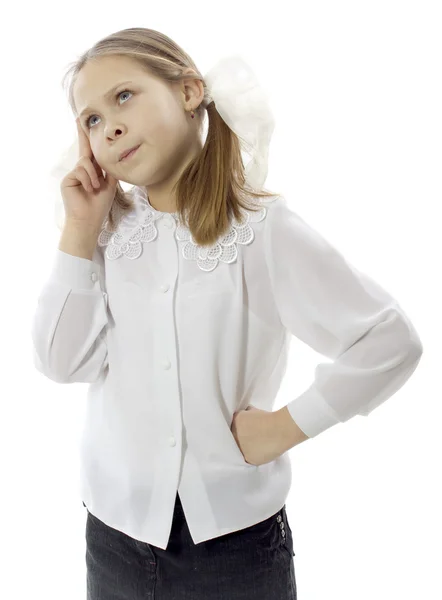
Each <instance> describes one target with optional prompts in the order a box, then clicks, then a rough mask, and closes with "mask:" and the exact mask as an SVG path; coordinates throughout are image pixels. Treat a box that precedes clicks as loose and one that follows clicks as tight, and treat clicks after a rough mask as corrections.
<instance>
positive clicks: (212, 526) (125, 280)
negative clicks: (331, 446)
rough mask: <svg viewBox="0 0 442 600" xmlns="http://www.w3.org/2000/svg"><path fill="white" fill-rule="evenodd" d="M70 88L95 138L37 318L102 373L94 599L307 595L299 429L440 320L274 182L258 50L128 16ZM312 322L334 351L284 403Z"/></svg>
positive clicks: (56, 372) (93, 469) (87, 450)
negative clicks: (297, 493) (200, 57)
mask: <svg viewBox="0 0 442 600" xmlns="http://www.w3.org/2000/svg"><path fill="white" fill-rule="evenodd" d="M69 101H70V105H71V107H72V110H73V112H74V115H75V117H76V123H77V132H78V153H77V156H76V163H75V165H74V166H73V167H72V168H71V169H70V170H69V171H68V172H67V174H65V175H64V177H63V179H62V181H61V196H62V198H63V204H64V210H65V213H66V218H65V222H64V225H63V231H62V235H61V239H60V244H59V246H58V249H57V252H56V256H55V261H54V266H53V270H52V273H51V276H50V279H49V281H48V282H47V283H46V285H45V286H44V288H43V290H42V292H41V294H40V297H39V301H38V307H37V310H36V314H35V317H34V324H33V331H32V337H33V342H34V347H35V365H36V367H37V368H38V369H39V370H40V371H41V372H42V373H43V374H44V375H45V376H47V377H49V378H50V379H52V380H53V381H57V382H60V383H73V382H87V383H89V384H90V386H89V390H88V399H87V415H86V422H85V427H84V431H83V437H82V444H81V466H82V472H81V493H82V498H83V504H84V506H85V507H86V508H87V511H88V518H87V524H86V544H87V553H86V565H87V594H88V600H98V598H100V599H102V600H116V599H117V598H118V599H119V600H122V599H125V600H141V599H145V598H154V597H155V598H157V599H160V598H161V600H167V599H170V600H172V599H174V600H209V599H210V600H225V599H227V598H228V599H229V600H235V599H237V600H239V599H241V600H246V599H252V598H253V599H254V600H272V599H275V600H276V599H277V600H294V599H296V596H297V593H296V580H295V571H294V561H293V557H294V555H295V552H294V544H293V538H292V530H291V528H290V525H289V522H288V519H287V514H286V510H285V500H286V497H287V495H288V492H289V490H290V486H291V465H290V459H289V455H288V450H290V449H291V448H293V447H294V446H295V445H297V444H299V443H302V442H303V441H305V440H307V439H310V438H313V437H315V436H317V435H319V434H320V433H322V432H323V431H325V430H326V429H328V428H329V427H332V426H334V425H336V424H338V423H343V422H346V421H348V420H349V419H351V418H352V417H354V416H356V415H364V416H367V415H369V414H370V413H371V412H372V411H373V410H374V409H375V408H376V407H377V406H379V405H380V404H381V403H383V402H384V401H385V400H387V399H388V398H389V397H391V396H392V395H393V394H394V393H395V392H396V391H397V390H398V389H400V387H401V386H402V385H404V383H405V382H406V381H407V379H408V378H409V377H410V376H411V374H412V373H413V371H414V370H415V369H416V367H417V364H418V362H419V360H420V357H421V354H422V345H421V342H420V339H419V336H418V334H417V332H416V331H415V329H414V327H413V325H412V323H411V322H410V320H409V318H408V317H407V315H406V314H405V313H404V311H403V310H402V309H401V307H400V306H399V304H398V302H397V301H396V300H395V299H394V298H393V297H392V296H390V295H389V294H388V292H387V291H385V290H384V289H382V288H381V287H380V286H379V285H378V284H377V283H376V282H375V281H373V280H372V279H371V278H369V277H368V276H367V275H365V274H363V273H361V272H360V271H358V270H357V269H356V268H355V267H353V266H352V265H350V264H349V263H348V262H347V261H346V260H345V258H344V257H343V256H342V255H341V254H339V252H338V251H337V250H336V249H335V248H333V246H332V245H331V244H330V243H328V242H327V241H326V240H325V239H324V238H323V237H322V236H320V234H319V233H318V232H316V231H314V230H313V229H312V228H311V227H310V226H309V225H308V224H307V223H306V222H305V221H304V220H303V219H302V218H301V217H300V216H299V215H298V214H297V213H295V212H294V211H293V210H292V209H291V208H289V206H288V204H287V202H286V200H285V198H284V197H283V196H281V195H278V194H272V193H270V192H268V191H264V189H263V184H264V181H265V178H266V174H267V150H268V144H269V141H270V136H271V133H272V131H273V122H272V118H271V114H270V112H269V110H268V106H267V104H266V102H265V99H264V95H263V94H262V93H261V92H260V89H259V86H257V84H256V81H255V80H254V78H253V75H252V74H251V71H250V70H248V69H247V66H246V65H245V63H244V62H243V61H241V60H238V59H230V60H226V61H221V63H220V64H219V65H218V66H217V67H216V68H214V69H213V70H212V71H211V72H209V73H208V74H207V75H206V76H205V77H203V76H202V75H201V74H200V72H199V70H198V69H197V67H196V65H195V64H194V62H193V61H192V60H191V58H190V57H189V56H188V55H187V54H186V53H185V52H184V51H183V50H182V49H181V48H180V47H179V46H178V45H177V44H176V43H175V42H173V41H172V40H171V39H170V38H168V37H167V36H165V35H163V34H161V33H159V32H157V31H153V30H150V29H142V28H134V29H127V30H123V31H119V32H117V33H115V34H112V35H110V36H108V37H107V38H105V39H103V40H101V41H99V42H98V43H97V44H96V45H95V46H94V47H93V48H91V49H90V50H89V51H88V52H86V53H85V54H84V55H83V56H82V57H81V58H80V59H79V60H78V61H77V62H76V63H75V64H74V65H73V68H72V78H71V82H70V87H69ZM206 113H207V117H208V132H207V137H206V139H205V140H203V139H202V124H203V118H204V115H205V114H206ZM241 150H246V151H248V152H249V153H250V155H251V156H252V160H251V162H250V163H249V164H248V165H247V167H246V168H244V164H243V161H242V155H241ZM120 181H124V182H127V183H129V184H132V188H131V189H130V191H129V192H124V191H123V189H122V187H121V186H120V183H119V182H120ZM292 335H294V336H296V337H298V338H299V339H301V340H302V341H303V342H305V343H307V344H309V346H311V347H312V348H313V349H314V350H316V351H317V352H320V353H321V354H323V355H324V356H326V357H327V358H329V359H333V362H331V363H324V364H320V365H318V367H317V369H316V373H315V380H314V382H313V383H312V385H311V386H310V387H309V388H308V389H307V390H306V391H305V392H304V393H303V394H301V395H300V396H299V397H297V398H295V399H294V400H292V401H291V402H289V404H288V405H287V406H285V407H284V408H283V409H281V410H278V411H272V406H273V403H274V399H275V397H276V394H277V392H278V389H279V387H280V385H281V381H282V378H283V375H284V372H285V369H286V363H287V355H288V349H289V342H290V339H291V336H292Z"/></svg>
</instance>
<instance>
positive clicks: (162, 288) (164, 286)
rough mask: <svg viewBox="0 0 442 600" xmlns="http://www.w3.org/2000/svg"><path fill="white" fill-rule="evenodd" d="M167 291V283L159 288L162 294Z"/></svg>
mask: <svg viewBox="0 0 442 600" xmlns="http://www.w3.org/2000/svg"><path fill="white" fill-rule="evenodd" d="M168 289H169V284H168V283H163V285H161V286H160V290H161V291H162V292H167V290H168Z"/></svg>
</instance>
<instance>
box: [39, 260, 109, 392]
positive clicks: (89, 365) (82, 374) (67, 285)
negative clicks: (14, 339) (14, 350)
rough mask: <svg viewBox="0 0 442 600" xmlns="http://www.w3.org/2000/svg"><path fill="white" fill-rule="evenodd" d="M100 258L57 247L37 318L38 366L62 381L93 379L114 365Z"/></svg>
mask: <svg viewBox="0 0 442 600" xmlns="http://www.w3.org/2000/svg"><path fill="white" fill-rule="evenodd" d="M94 256H95V255H94ZM96 256H97V260H96V261H95V260H94V261H91V260H88V259H85V258H80V257H77V256H72V255H70V254H67V253H65V252H62V251H61V250H58V249H57V252H56V256H55V261H54V265H53V268H52V272H51V275H50V277H49V280H48V281H47V283H46V284H45V286H44V287H43V289H42V291H41V293H40V295H39V297H38V304H37V309H36V312H35V314H34V317H33V322H32V341H33V346H34V348H33V361H34V366H35V367H36V369H37V370H38V371H40V372H41V373H43V374H44V375H45V376H46V377H48V378H49V379H52V380H53V381H56V382H58V383H74V382H84V383H93V382H95V381H97V379H98V378H99V377H100V375H101V374H102V372H103V371H104V369H105V368H106V367H107V364H108V354H107V345H106V338H105V333H106V328H107V323H108V317H107V294H106V292H103V291H102V289H101V284H100V279H102V272H103V268H102V266H101V265H100V264H99V262H98V255H96Z"/></svg>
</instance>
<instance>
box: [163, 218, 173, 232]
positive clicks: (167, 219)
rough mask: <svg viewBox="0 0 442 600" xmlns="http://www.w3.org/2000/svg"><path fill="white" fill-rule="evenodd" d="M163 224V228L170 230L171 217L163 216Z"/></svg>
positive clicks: (171, 224) (171, 225)
mask: <svg viewBox="0 0 442 600" xmlns="http://www.w3.org/2000/svg"><path fill="white" fill-rule="evenodd" d="M163 223H164V227H169V229H170V228H171V227H173V222H172V217H169V216H165V217H164V221H163Z"/></svg>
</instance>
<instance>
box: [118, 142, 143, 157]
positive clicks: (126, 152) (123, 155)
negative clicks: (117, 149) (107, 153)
mask: <svg viewBox="0 0 442 600" xmlns="http://www.w3.org/2000/svg"><path fill="white" fill-rule="evenodd" d="M140 146H141V144H138V145H137V146H132V147H131V148H128V149H127V150H124V151H123V152H122V153H121V154H120V158H119V160H123V158H124V157H125V156H127V155H128V154H130V153H131V152H132V150H135V149H136V148H139V147H140Z"/></svg>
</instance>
